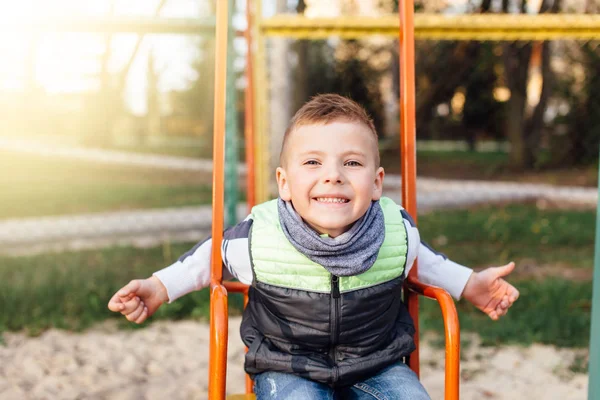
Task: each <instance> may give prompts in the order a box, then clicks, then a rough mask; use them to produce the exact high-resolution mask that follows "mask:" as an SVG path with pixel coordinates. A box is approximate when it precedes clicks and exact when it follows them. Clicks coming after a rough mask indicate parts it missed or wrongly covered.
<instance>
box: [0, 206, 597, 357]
mask: <svg viewBox="0 0 600 400" xmlns="http://www.w3.org/2000/svg"><path fill="white" fill-rule="evenodd" d="M544 219H547V220H548V222H547V223H544V229H541V230H540V231H539V232H538V230H537V229H533V230H532V229H531V227H532V226H537V224H540V221H542V220H544ZM593 221H594V218H593V213H592V212H589V211H588V212H575V211H572V212H564V211H560V212H559V211H556V212H554V211H552V212H549V211H545V212H541V211H539V210H536V209H535V207H533V206H508V207H497V208H477V209H473V210H470V211H441V212H436V213H434V214H431V215H427V216H426V217H425V216H424V217H422V219H421V221H420V223H421V227H422V228H421V229H422V236H423V237H425V238H426V237H433V238H434V240H435V238H436V235H437V236H439V235H441V234H442V232H444V233H445V234H446V235H447V236H448V239H447V240H446V242H447V243H446V244H445V245H443V246H436V247H438V248H440V249H441V250H444V251H446V252H447V253H448V254H449V255H451V256H453V257H454V259H455V260H456V261H458V262H463V263H466V264H468V265H488V264H490V263H493V264H499V263H500V262H504V261H506V260H508V259H512V258H519V257H528V258H529V259H530V260H531V261H530V262H531V264H532V265H534V268H536V267H535V266H539V265H541V264H543V263H551V265H560V266H561V267H560V268H558V270H559V271H563V270H565V271H568V270H586V269H587V270H591V266H592V259H593V244H592V243H593ZM571 225H573V226H576V227H578V229H571V228H570V226H571ZM522 226H524V227H522ZM192 245H193V244H192V243H187V244H173V245H165V246H163V247H156V248H151V249H134V248H130V247H114V248H108V249H103V250H97V251H82V252H66V253H55V254H44V255H36V256H30V257H18V258H12V257H0V309H2V310H3V312H2V313H1V314H0V331H2V330H11V331H14V330H17V331H18V330H25V331H27V332H29V333H30V334H34V335H35V334H38V333H40V332H42V331H43V330H45V329H48V328H50V327H57V328H61V329H70V330H81V329H85V328H88V327H90V326H92V325H93V324H94V323H96V322H100V321H103V320H106V319H110V318H117V319H118V320H119V321H121V325H122V326H127V327H137V326H136V325H133V324H130V323H128V322H127V321H125V320H124V319H123V318H122V317H121V316H120V315H118V314H114V313H111V312H110V311H108V309H107V308H106V304H107V302H108V299H109V298H110V297H111V296H112V294H113V293H114V292H115V291H116V290H117V289H119V288H120V287H121V286H123V285H124V284H125V283H127V282H128V281H129V280H131V279H134V278H142V277H147V276H149V275H150V274H151V273H152V272H153V271H156V270H158V269H160V268H162V267H164V266H165V265H169V264H170V263H172V262H173V261H174V259H173V257H174V256H177V255H179V254H183V253H184V252H185V251H187V250H188V249H189V248H190V247H191V246H192ZM568 249H571V253H572V252H576V253H577V254H578V255H577V257H574V256H573V255H572V254H571V253H569V252H568V251H567V250H568ZM517 261H518V260H517ZM515 275H516V276H515V277H513V279H512V281H515V282H516V284H517V287H518V288H519V290H520V291H521V298H520V300H519V301H518V302H517V303H516V304H515V305H514V306H513V308H512V309H511V311H510V313H509V314H508V316H507V317H506V318H504V319H503V320H502V321H501V322H494V321H491V320H489V318H488V317H487V316H485V315H483V314H482V313H480V312H479V311H477V310H475V309H474V308H473V307H472V306H471V305H469V304H466V303H464V302H459V303H458V308H459V313H460V322H461V327H462V329H463V330H465V331H476V332H478V333H479V334H481V336H482V338H483V340H484V343H485V344H490V345H491V344H498V343H513V342H516V343H531V342H542V343H552V344H555V345H559V346H586V345H587V340H588V336H589V326H590V309H589V308H590V304H591V280H590V279H583V280H578V281H572V280H568V279H561V277H556V276H544V275H542V276H538V277H536V279H531V277H527V276H523V275H519V273H518V272H516V273H515ZM230 302H231V303H232V310H234V311H236V310H237V311H236V312H238V311H239V310H240V309H241V299H240V298H239V297H235V296H232V297H231V300H230ZM421 309H422V314H421V324H422V326H423V327H424V328H425V329H433V330H439V329H440V326H441V319H440V312H439V308H438V306H437V304H436V303H434V302H432V301H427V300H422V301H421ZM207 316H208V292H207V291H206V290H203V291H200V292H195V293H192V294H190V295H188V296H184V297H183V298H181V299H179V300H178V301H176V302H174V303H173V304H170V305H166V306H164V307H162V308H161V309H160V310H159V312H158V313H157V314H156V315H155V316H154V317H153V318H152V320H157V319H182V318H195V319H206V318H207Z"/></svg>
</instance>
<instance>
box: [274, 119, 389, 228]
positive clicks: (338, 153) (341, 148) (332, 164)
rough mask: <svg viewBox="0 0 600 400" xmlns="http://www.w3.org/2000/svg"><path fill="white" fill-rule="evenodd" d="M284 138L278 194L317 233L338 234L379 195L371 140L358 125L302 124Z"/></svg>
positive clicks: (379, 172) (379, 171)
mask: <svg viewBox="0 0 600 400" xmlns="http://www.w3.org/2000/svg"><path fill="white" fill-rule="evenodd" d="M287 140H288V141H287V143H286V146H285V150H284V151H285V154H284V155H283V157H282V159H283V165H282V166H281V167H279V168H277V185H278V188H279V196H280V197H281V198H282V199H283V200H286V201H291V202H292V204H293V206H294V209H295V210H296V212H298V214H300V216H301V217H302V219H303V220H304V221H305V222H306V223H307V224H308V225H310V226H311V227H312V228H313V229H315V230H316V231H317V232H319V233H322V234H323V233H326V234H328V235H329V236H331V237H336V236H339V235H340V234H342V233H344V232H346V231H347V230H348V229H349V228H350V227H351V226H352V224H353V223H354V222H356V221H357V220H358V219H359V218H360V217H362V216H363V215H364V214H365V213H366V212H367V210H368V208H369V206H370V205H371V201H372V200H379V198H380V197H381V192H382V186H383V176H384V171H383V168H381V167H379V166H378V165H377V164H378V163H377V158H376V155H377V154H378V153H377V152H378V147H377V138H376V137H375V136H374V135H373V133H372V132H371V131H370V130H369V129H368V128H367V127H366V126H364V125H363V124H360V123H355V122H341V121H340V122H332V123H329V124H327V125H304V126H301V127H299V128H297V129H296V130H294V131H293V132H291V134H290V136H289V137H288V139H287Z"/></svg>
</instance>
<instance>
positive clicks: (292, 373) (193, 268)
mask: <svg viewBox="0 0 600 400" xmlns="http://www.w3.org/2000/svg"><path fill="white" fill-rule="evenodd" d="M384 176H385V173H384V170H383V168H381V167H380V165H379V152H378V147H377V135H376V132H375V128H374V126H373V123H372V121H371V119H370V118H369V117H368V116H367V114H366V113H365V111H364V109H363V108H362V107H360V106H359V105H358V104H356V103H355V102H353V101H352V100H349V99H347V98H345V97H342V96H338V95H334V94H328V95H319V96H316V97H315V98H313V99H312V100H311V101H309V102H308V103H306V104H305V105H304V106H303V107H302V108H301V109H300V110H299V111H298V112H297V113H296V115H295V116H294V118H293V119H292V121H291V123H290V127H289V128H288V130H287V131H286V133H285V137H284V141H283V146H282V151H281V156H280V167H279V168H277V171H276V177H277V185H278V190H279V198H278V199H276V200H273V201H270V202H267V203H263V204H261V205H258V206H256V207H254V208H253V210H252V213H251V215H250V216H248V217H247V218H246V219H245V220H244V221H243V222H241V223H240V224H238V225H236V226H235V227H233V228H230V229H228V230H227V231H226V232H225V233H224V240H223V245H222V250H223V252H222V253H223V262H224V265H225V267H226V268H225V272H228V273H230V274H231V275H232V276H233V277H235V278H237V279H239V280H240V281H241V282H243V283H247V284H250V285H251V287H250V290H249V302H248V305H247V307H246V309H245V310H244V317H243V321H242V327H241V335H242V339H243V341H244V343H245V344H246V345H247V346H248V348H249V349H248V353H247V355H246V361H245V370H246V371H247V372H248V373H250V374H251V375H253V377H254V379H255V392H256V394H257V398H258V399H330V398H337V397H339V398H355V399H374V398H377V399H382V398H389V399H428V398H429V396H428V395H427V393H426V391H425V389H424V388H423V387H422V385H421V384H420V382H419V380H418V379H417V377H416V375H415V374H414V373H413V372H412V371H411V370H410V369H409V368H408V367H407V366H406V365H405V364H404V363H403V362H402V360H403V358H404V357H406V356H408V355H409V354H410V353H411V352H412V351H413V350H414V342H413V337H412V336H413V334H414V328H413V325H412V320H411V318H410V315H409V314H408V312H407V311H406V309H405V308H404V306H403V304H402V301H401V289H402V283H403V281H404V278H405V277H406V275H407V274H408V271H409V270H410V268H411V267H412V265H413V262H414V260H415V259H416V257H417V255H418V256H419V260H420V263H419V266H420V268H419V279H420V280H421V281H423V282H425V283H428V284H431V285H436V286H440V287H443V288H445V289H446V290H448V291H449V292H450V294H452V295H453V296H454V297H455V298H459V297H461V295H462V296H463V297H465V298H466V299H467V300H469V301H470V302H472V303H473V304H474V305H475V306H476V307H478V308H479V309H481V310H482V311H484V312H486V313H487V314H488V315H489V316H490V317H491V318H492V319H497V318H498V317H500V316H501V315H503V314H505V313H506V311H507V310H508V308H509V307H510V306H511V305H512V303H513V302H514V301H515V300H516V299H517V297H518V291H517V290H516V289H515V288H514V287H513V286H511V285H510V284H508V283H507V282H506V281H505V280H504V279H502V277H503V276H506V275H507V274H509V273H510V272H511V271H512V269H513V268H514V263H510V264H508V265H505V266H503V267H496V268H488V269H486V270H484V271H482V272H480V273H474V272H472V271H471V270H470V269H468V268H466V267H463V266H461V265H458V264H455V263H453V262H452V261H450V260H448V259H447V258H445V256H443V255H441V254H438V253H436V252H434V251H432V250H431V249H430V248H428V247H427V246H425V245H423V244H421V243H420V238H419V233H418V230H417V228H416V227H415V226H414V223H413V221H412V219H411V218H410V216H409V215H408V214H407V213H406V212H405V211H404V210H403V209H402V208H401V207H399V206H398V205H396V204H395V203H394V202H393V201H392V200H390V199H388V198H385V197H382V190H383V179H384ZM209 277H210V239H209V240H207V241H205V242H203V243H200V244H198V245H196V246H195V247H194V248H193V249H192V250H190V251H189V252H188V253H186V254H184V255H183V256H182V257H181V258H180V259H179V261H177V262H176V263H174V264H173V265H171V266H169V267H167V268H165V269H163V270H161V271H158V272H156V273H155V274H154V275H153V276H152V277H150V278H148V279H144V280H134V281H131V282H130V283H129V284H128V285H126V286H125V287H123V288H122V289H121V290H120V291H118V292H117V293H116V294H115V295H114V296H113V297H112V299H111V300H110V302H109V308H110V309H111V310H113V311H115V312H121V313H122V314H124V315H126V317H127V319H128V320H130V321H134V322H137V323H140V322H143V321H144V320H145V319H146V318H147V317H148V316H149V315H151V314H152V313H153V312H155V311H156V309H158V307H160V305H161V304H163V303H164V302H167V301H168V302H172V301H174V300H175V299H176V298H178V297H181V296H182V295H184V294H186V293H189V292H191V291H193V290H198V289H200V288H202V287H206V286H208V284H209Z"/></svg>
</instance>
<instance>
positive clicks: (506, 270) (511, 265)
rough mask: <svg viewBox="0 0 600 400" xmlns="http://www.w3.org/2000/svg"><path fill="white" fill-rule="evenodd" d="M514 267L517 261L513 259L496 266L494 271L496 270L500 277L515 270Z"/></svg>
mask: <svg viewBox="0 0 600 400" xmlns="http://www.w3.org/2000/svg"><path fill="white" fill-rule="evenodd" d="M514 269H515V263H514V262H512V261H511V262H509V263H508V264H506V265H503V266H501V267H495V268H494V271H495V272H496V275H497V276H499V277H500V276H506V275H508V274H510V273H511V272H513V270H514Z"/></svg>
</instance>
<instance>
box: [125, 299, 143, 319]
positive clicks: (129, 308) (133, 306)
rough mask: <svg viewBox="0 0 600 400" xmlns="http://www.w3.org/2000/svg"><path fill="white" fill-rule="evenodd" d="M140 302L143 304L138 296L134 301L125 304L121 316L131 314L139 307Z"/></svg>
mask: <svg viewBox="0 0 600 400" xmlns="http://www.w3.org/2000/svg"><path fill="white" fill-rule="evenodd" d="M140 302H141V300H140V298H139V297H137V296H136V297H134V298H133V299H131V300H129V301H127V302H125V303H123V305H124V307H123V310H121V314H123V315H129V314H131V313H132V312H134V311H135V310H136V309H137V308H138V307H139V305H140Z"/></svg>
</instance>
